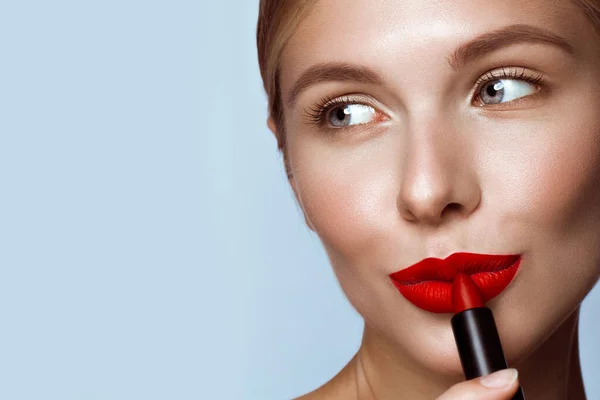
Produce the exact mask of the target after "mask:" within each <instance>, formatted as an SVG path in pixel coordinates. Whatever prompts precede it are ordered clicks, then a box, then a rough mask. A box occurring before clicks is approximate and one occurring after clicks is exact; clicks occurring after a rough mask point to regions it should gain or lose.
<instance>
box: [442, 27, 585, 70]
mask: <svg viewBox="0 0 600 400" xmlns="http://www.w3.org/2000/svg"><path fill="white" fill-rule="evenodd" d="M520 43H542V44H549V45H553V46H556V47H558V48H560V49H562V50H564V51H566V52H567V53H569V54H574V50H573V46H571V45H570V44H569V42H568V41H567V40H566V39H564V38H562V37H560V36H558V35H555V34H554V33H551V32H548V31H546V30H544V29H541V28H537V27H535V26H531V25H524V24H516V25H509V26H506V27H504V28H500V29H498V30H495V31H492V32H488V33H484V34H483V35H480V36H477V37H476V38H475V39H473V40H471V41H469V42H467V43H465V44H462V45H460V46H459V47H458V48H457V49H456V50H454V52H453V53H452V55H451V56H450V57H449V58H448V62H449V63H450V65H451V66H452V68H455V69H457V68H459V67H461V66H463V65H465V64H467V63H469V62H471V61H473V60H475V59H476V58H479V57H481V56H483V55H484V54H487V53H491V52H492V51H494V50H498V49H500V48H501V47H505V46H510V45H513V44H520Z"/></svg>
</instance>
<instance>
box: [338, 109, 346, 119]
mask: <svg viewBox="0 0 600 400" xmlns="http://www.w3.org/2000/svg"><path fill="white" fill-rule="evenodd" d="M336 117H338V119H339V120H340V121H343V120H345V119H346V109H345V108H340V109H338V110H337V112H336Z"/></svg>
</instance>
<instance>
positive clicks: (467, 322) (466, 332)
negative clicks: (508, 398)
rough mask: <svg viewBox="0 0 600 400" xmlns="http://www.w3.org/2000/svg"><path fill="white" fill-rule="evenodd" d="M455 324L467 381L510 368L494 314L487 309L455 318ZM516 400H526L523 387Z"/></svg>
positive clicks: (519, 390) (469, 310) (473, 310)
mask: <svg viewBox="0 0 600 400" xmlns="http://www.w3.org/2000/svg"><path fill="white" fill-rule="evenodd" d="M451 323H452V332H453V333H454V339H455V341H456V347H457V348H458V354H459V356H460V363H461V364H462V368H463V372H464V373H465V378H466V379H467V380H471V379H474V378H478V377H480V376H485V375H489V374H491V373H493V372H496V371H500V370H502V369H506V368H508V365H507V364H506V358H505V357H504V352H503V350H502V344H501V343H500V336H499V335H498V329H497V328H496V322H495V321H494V315H493V314H492V310H490V309H489V308H487V307H476V308H471V309H468V310H464V311H461V312H459V313H458V314H455V315H454V316H453V317H452V319H451ZM512 400H525V395H524V394H523V389H522V388H521V387H520V386H519V389H518V390H517V393H515V395H514V396H513V397H512Z"/></svg>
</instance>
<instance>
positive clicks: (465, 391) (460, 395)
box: [436, 368, 519, 400]
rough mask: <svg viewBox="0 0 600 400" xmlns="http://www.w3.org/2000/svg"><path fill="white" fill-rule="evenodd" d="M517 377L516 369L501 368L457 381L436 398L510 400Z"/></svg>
mask: <svg viewBox="0 0 600 400" xmlns="http://www.w3.org/2000/svg"><path fill="white" fill-rule="evenodd" d="M518 377H519V374H518V372H517V370H516V369H514V368H508V369H503V370H500V371H496V372H494V373H493V374H490V375H487V376H484V377H481V378H475V379H471V380H469V381H465V382H460V383H457V384H456V385H454V386H452V387H451V388H450V389H448V390H447V391H446V392H444V393H443V394H442V395H441V396H440V397H438V398H437V399H436V400H510V399H511V397H512V396H513V395H514V394H515V393H516V391H517V389H518V388H519V381H518Z"/></svg>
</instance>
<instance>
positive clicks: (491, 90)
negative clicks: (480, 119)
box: [486, 85, 497, 97]
mask: <svg viewBox="0 0 600 400" xmlns="http://www.w3.org/2000/svg"><path fill="white" fill-rule="evenodd" d="M495 86H496V85H490V86H488V87H487V90H486V92H487V94H488V96H490V97H494V96H495V95H496V93H497V91H496V88H495Z"/></svg>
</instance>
